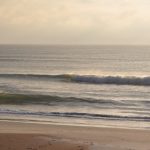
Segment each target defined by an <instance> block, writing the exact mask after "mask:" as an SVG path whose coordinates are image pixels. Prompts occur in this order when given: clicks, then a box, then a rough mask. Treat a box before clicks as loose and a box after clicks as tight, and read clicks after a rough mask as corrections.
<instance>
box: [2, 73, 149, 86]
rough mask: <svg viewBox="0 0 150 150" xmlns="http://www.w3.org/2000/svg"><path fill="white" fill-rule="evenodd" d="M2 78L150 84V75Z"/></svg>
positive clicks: (16, 76)
mask: <svg viewBox="0 0 150 150" xmlns="http://www.w3.org/2000/svg"><path fill="white" fill-rule="evenodd" d="M0 78H15V79H32V80H53V81H59V82H60V81H62V82H72V83H86V84H115V85H136V86H150V76H147V77H137V76H111V75H110V76H96V75H76V74H58V75H40V74H0Z"/></svg>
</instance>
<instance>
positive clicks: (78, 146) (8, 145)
mask: <svg viewBox="0 0 150 150" xmlns="http://www.w3.org/2000/svg"><path fill="white" fill-rule="evenodd" d="M0 147H1V149H2V150H20V149H21V150H29V149H30V150H60V149H61V150H101V149H102V150H149V147H150V131H149V130H146V129H145V130H137V129H123V128H106V127H99V128H98V127H88V126H86V127H83V126H68V125H53V124H40V123H23V122H22V123H21V122H9V121H1V122H0Z"/></svg>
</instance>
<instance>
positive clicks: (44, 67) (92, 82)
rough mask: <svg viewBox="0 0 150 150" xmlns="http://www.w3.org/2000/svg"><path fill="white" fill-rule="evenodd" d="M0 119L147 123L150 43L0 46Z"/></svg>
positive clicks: (134, 125) (126, 124)
mask: <svg viewBox="0 0 150 150" xmlns="http://www.w3.org/2000/svg"><path fill="white" fill-rule="evenodd" d="M0 119H1V120H11V121H32V122H41V123H54V124H71V125H83V126H84V125H85V126H87V125H88V126H98V127H101V126H107V127H123V128H124V127H125V128H149V127H150V47H149V46H110V45H109V46H98V45H89V46H88V45H84V46H83V45H82V46H79V45H78V46H77V45H76V46H75V45H74V46H73V45H70V46H69V45H68V46H65V45H0Z"/></svg>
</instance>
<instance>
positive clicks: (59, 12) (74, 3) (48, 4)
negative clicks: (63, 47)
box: [0, 0, 150, 44]
mask: <svg viewBox="0 0 150 150" xmlns="http://www.w3.org/2000/svg"><path fill="white" fill-rule="evenodd" d="M0 43H16V44H36V43H37V44H150V0H0Z"/></svg>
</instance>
